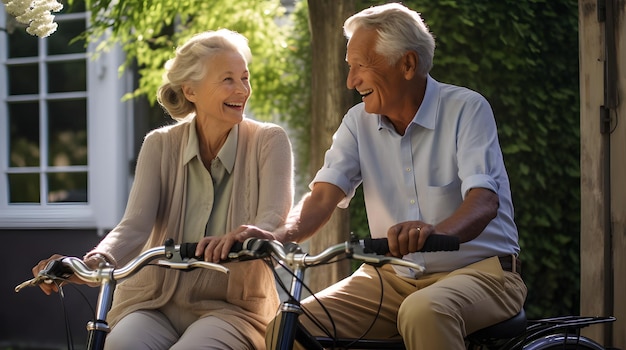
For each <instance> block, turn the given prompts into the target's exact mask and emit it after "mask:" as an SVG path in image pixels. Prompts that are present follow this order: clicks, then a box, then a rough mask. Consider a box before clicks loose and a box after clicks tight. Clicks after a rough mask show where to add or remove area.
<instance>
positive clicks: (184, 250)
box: [180, 242, 243, 259]
mask: <svg viewBox="0 0 626 350" xmlns="http://www.w3.org/2000/svg"><path fill="white" fill-rule="evenodd" d="M197 247H198V243H182V244H181V245H180V257H181V258H183V259H188V258H189V259H190V258H196V259H202V256H196V248H197ZM241 250H243V243H241V242H235V243H233V246H232V247H230V251H231V252H233V253H236V252H239V251H241Z"/></svg>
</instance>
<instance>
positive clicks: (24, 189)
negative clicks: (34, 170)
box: [9, 174, 39, 203]
mask: <svg viewBox="0 0 626 350" xmlns="http://www.w3.org/2000/svg"><path fill="white" fill-rule="evenodd" d="M9 203H39V174H9Z"/></svg>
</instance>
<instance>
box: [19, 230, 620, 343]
mask: <svg viewBox="0 0 626 350" xmlns="http://www.w3.org/2000/svg"><path fill="white" fill-rule="evenodd" d="M455 249H458V240H455V239H452V240H450V237H447V236H440V237H437V235H433V236H431V237H429V239H428V240H427V242H426V244H425V249H423V250H424V251H436V250H455ZM387 251H388V247H387V245H386V240H385V239H381V240H372V239H363V240H359V239H356V238H351V239H350V240H349V241H346V242H343V243H340V244H336V245H333V246H331V247H328V248H327V249H326V250H324V251H323V252H321V253H319V254H317V255H309V254H307V253H305V252H303V251H302V249H301V247H300V246H299V245H297V244H295V243H290V244H286V245H283V244H281V243H280V242H277V241H271V240H265V239H256V238H251V239H248V240H247V241H246V242H244V244H241V245H235V246H234V247H233V249H231V253H230V254H229V257H228V260H229V261H233V260H240V261H244V260H249V259H266V260H267V261H268V263H271V264H274V263H277V264H280V265H282V266H283V267H285V268H287V269H288V270H289V271H291V275H292V282H291V287H290V288H287V287H286V286H284V285H283V284H282V283H279V285H280V286H281V288H283V289H284V290H285V291H286V292H287V293H288V295H289V298H288V299H287V300H286V301H284V302H283V303H282V305H281V311H282V312H281V322H280V331H279V335H278V339H277V344H276V347H275V349H280V350H286V349H292V348H293V344H294V341H298V342H299V343H300V344H302V345H303V346H304V347H305V348H306V349H327V348H331V349H338V348H339V349H344V348H345V349H381V350H383V349H404V344H403V343H402V341H401V340H399V341H390V340H377V339H336V338H334V337H332V336H328V337H313V336H311V335H310V334H309V333H308V331H307V330H306V329H304V327H303V326H302V325H301V324H300V323H299V322H298V318H299V317H300V316H301V315H302V314H303V310H302V307H301V306H300V303H299V301H300V298H301V295H302V292H303V289H308V287H306V285H305V283H304V277H305V271H306V269H308V268H309V267H314V266H319V265H322V264H327V263H332V262H334V261H336V260H337V259H339V258H348V259H354V260H357V261H361V262H363V263H366V264H371V265H373V266H377V267H380V266H383V265H385V264H393V265H396V266H404V267H409V268H414V269H417V270H418V271H423V269H424V268H423V267H422V266H420V265H417V264H414V263H412V262H410V261H407V260H403V259H399V258H395V257H388V256H384V254H386V252H387ZM194 252H195V243H183V244H181V245H174V243H173V241H171V240H168V241H167V242H165V244H164V245H163V246H161V247H155V248H152V249H150V250H147V251H145V252H144V253H142V254H141V255H139V256H138V257H137V258H135V259H134V260H133V261H131V262H130V263H128V264H127V265H126V266H124V267H122V268H119V269H114V268H113V267H111V266H107V265H101V266H100V267H99V268H98V269H96V270H91V269H89V268H88V267H87V266H86V265H85V264H84V263H83V262H82V260H81V259H79V258H74V257H66V258H63V259H61V260H56V261H53V262H51V263H50V264H49V266H47V267H46V269H44V270H42V271H41V272H40V274H39V275H38V276H37V277H35V278H33V279H30V280H28V281H25V282H23V283H21V284H20V285H18V286H17V287H16V288H15V290H16V291H19V290H20V289H22V288H24V287H26V286H36V285H37V284H39V283H51V282H52V281H64V280H66V279H67V277H68V276H69V275H70V274H71V273H74V274H76V275H77V276H78V277H79V278H81V279H82V280H84V281H87V282H92V283H100V293H99V295H98V302H97V309H96V313H95V321H89V322H88V326H87V329H88V332H89V333H88V341H87V349H88V350H100V349H102V348H103V346H104V341H105V338H106V335H107V333H108V332H109V327H108V324H107V323H106V315H107V313H108V310H109V308H110V306H111V301H112V296H113V291H114V289H115V285H116V283H117V282H118V281H121V280H123V279H125V278H128V277H130V276H132V275H133V274H134V273H136V272H138V271H139V270H140V269H141V268H142V267H144V266H146V265H148V264H149V263H150V264H151V265H158V266H163V267H167V268H176V269H181V270H186V269H193V268H208V269H212V270H216V271H221V272H223V273H228V269H227V268H226V267H224V266H223V265H220V264H214V263H209V262H204V261H201V260H198V258H199V257H194ZM155 259H160V260H157V261H156V262H154V260H155ZM312 294H313V293H312ZM613 321H615V318H614V317H581V316H566V317H556V318H549V319H542V320H531V321H528V320H527V319H526V316H525V314H524V312H523V310H522V312H520V314H518V315H516V316H515V317H513V318H511V319H510V320H506V321H503V322H501V323H499V324H496V325H494V326H491V327H488V328H485V329H482V330H479V331H478V332H475V333H473V334H471V335H469V336H468V337H467V338H466V340H467V344H468V345H467V348H468V349H474V350H477V349H500V350H514V349H525V350H550V349H552V350H557V349H570V350H574V349H580V350H585V349H587V350H602V349H605V348H604V347H602V346H601V345H600V344H598V343H596V342H594V341H593V340H591V339H589V338H587V337H584V336H582V335H580V330H581V329H582V328H584V327H587V326H590V325H593V324H597V323H604V322H613Z"/></svg>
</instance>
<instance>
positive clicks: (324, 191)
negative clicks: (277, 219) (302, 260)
mask: <svg viewBox="0 0 626 350" xmlns="http://www.w3.org/2000/svg"><path fill="white" fill-rule="evenodd" d="M344 196H345V194H344V193H343V192H342V191H341V190H340V189H339V187H337V186H335V185H332V184H329V183H317V184H315V187H314V188H313V191H311V192H309V193H307V194H306V195H305V196H304V197H303V198H302V200H301V201H300V202H299V203H298V204H297V205H296V206H295V207H294V208H293V209H292V210H291V212H290V213H289V216H288V217H287V220H286V222H285V225H284V227H283V228H280V229H278V230H276V231H275V232H274V236H275V237H276V239H278V240H279V241H281V242H302V241H304V240H306V239H308V238H310V237H311V236H313V235H314V234H315V233H316V232H317V231H318V230H319V229H320V228H321V227H322V226H324V224H326V223H327V222H328V220H330V217H331V215H332V214H333V211H334V210H335V208H336V207H337V203H339V201H340V200H341V199H342V198H343V197H344Z"/></svg>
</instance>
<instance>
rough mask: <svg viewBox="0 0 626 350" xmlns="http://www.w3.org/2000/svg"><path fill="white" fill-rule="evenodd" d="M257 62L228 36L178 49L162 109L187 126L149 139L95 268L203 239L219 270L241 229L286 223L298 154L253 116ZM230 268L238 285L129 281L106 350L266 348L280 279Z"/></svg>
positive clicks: (265, 270)
mask: <svg viewBox="0 0 626 350" xmlns="http://www.w3.org/2000/svg"><path fill="white" fill-rule="evenodd" d="M249 59H250V49H249V47H248V44H247V39H246V38H245V37H243V36H242V35H240V34H237V33H235V32H232V31H229V30H223V29H222V30H218V31H214V32H205V33H201V34H198V35H196V36H194V37H192V38H191V39H190V40H189V41H188V42H186V43H185V44H184V45H182V46H181V47H179V48H178V49H177V50H176V56H175V57H174V58H173V59H171V60H170V61H168V62H167V64H166V70H167V72H166V74H165V76H164V77H165V78H164V80H165V81H164V83H163V85H162V86H161V87H160V88H159V91H158V101H159V103H160V104H161V105H162V106H163V108H164V109H165V110H166V111H167V112H168V113H169V114H170V115H171V116H172V118H174V119H176V120H177V121H178V123H176V124H175V125H171V126H167V127H163V128H160V129H157V130H154V131H152V132H150V133H149V134H148V135H147V137H146V138H145V141H144V144H143V146H142V148H141V151H140V153H139V158H138V163H137V171H136V178H135V181H134V184H133V187H132V190H131V193H130V197H129V201H128V205H127V209H126V212H125V214H124V217H123V219H122V221H121V222H120V223H119V225H118V226H117V227H116V228H115V229H114V230H113V231H111V232H110V233H109V234H108V235H107V236H106V237H105V238H104V239H103V240H102V241H101V242H100V243H99V244H98V246H97V247H95V248H94V249H93V250H92V251H90V252H88V253H87V254H86V255H85V258H84V259H85V262H86V263H87V264H89V265H92V266H93V265H97V264H98V263H99V262H101V261H102V260H106V261H107V262H108V263H110V264H113V265H117V266H121V265H124V264H125V263H127V262H128V261H129V260H130V259H132V258H133V257H135V256H137V255H138V254H139V253H140V252H141V251H143V250H145V249H147V248H150V247H154V246H158V245H162V244H163V242H164V240H165V239H166V238H170V237H171V238H174V240H175V241H176V242H198V241H199V242H200V244H199V245H198V250H197V253H198V255H200V254H201V253H202V254H204V255H205V257H206V260H211V261H217V260H219V258H220V257H221V256H223V255H224V254H226V252H227V251H228V249H229V248H230V246H231V245H232V243H233V242H234V241H237V240H238V237H239V236H240V235H242V234H245V230H246V228H247V226H242V225H243V224H244V223H253V224H254V225H255V226H259V227H263V228H264V229H266V230H269V231H272V230H274V229H276V228H278V227H279V226H281V225H283V223H284V221H285V219H286V216H287V213H288V211H289V209H290V207H291V205H292V200H293V183H292V181H293V180H292V178H293V176H292V173H293V169H292V152H291V145H290V143H289V139H288V137H287V135H286V133H285V131H284V130H283V129H282V128H280V127H279V126H277V125H274V124H270V123H260V122H256V121H253V120H250V119H247V118H246V117H245V116H244V110H245V106H246V102H247V101H248V98H249V97H250V93H251V88H250V72H249V71H248V61H249ZM225 233H226V234H225ZM46 261H47V260H46ZM46 261H42V262H41V263H40V264H39V265H38V266H36V267H35V268H34V269H33V271H34V272H35V273H37V272H38V271H39V270H40V269H41V268H42V267H43V266H45V263H46ZM228 267H229V269H230V271H231V273H230V275H229V276H226V275H224V274H222V273H220V272H214V271H209V270H204V269H196V270H193V271H182V272H181V271H177V270H174V269H172V270H169V269H162V268H158V267H146V268H144V269H143V270H142V271H141V272H140V273H139V274H137V275H136V276H135V277H133V278H131V279H128V280H126V281H124V282H123V283H121V284H120V285H119V286H118V287H117V289H116V292H115V298H114V304H113V307H112V309H111V311H110V313H109V317H110V318H109V320H108V322H109V324H111V325H112V326H113V328H112V331H111V333H110V334H109V336H108V337H107V340H106V345H105V348H107V349H118V350H119V349H134V350H139V349H263V348H265V345H264V340H263V338H264V332H265V328H266V325H267V323H268V322H269V321H270V319H271V318H272V317H273V315H274V313H275V312H276V308H277V306H278V303H279V300H278V294H277V292H276V289H275V283H274V278H273V274H272V271H271V270H270V268H269V267H268V266H267V265H266V264H265V263H264V262H263V261H260V260H257V261H250V262H236V263H232V264H229V266H228ZM42 289H44V292H46V293H47V294H49V293H50V292H51V291H52V290H55V289H56V287H54V286H42Z"/></svg>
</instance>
